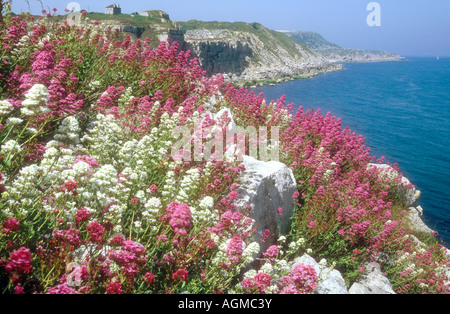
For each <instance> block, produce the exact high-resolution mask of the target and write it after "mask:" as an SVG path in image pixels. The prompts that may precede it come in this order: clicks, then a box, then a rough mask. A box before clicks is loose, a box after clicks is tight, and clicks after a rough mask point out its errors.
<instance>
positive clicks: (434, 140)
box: [254, 58, 450, 245]
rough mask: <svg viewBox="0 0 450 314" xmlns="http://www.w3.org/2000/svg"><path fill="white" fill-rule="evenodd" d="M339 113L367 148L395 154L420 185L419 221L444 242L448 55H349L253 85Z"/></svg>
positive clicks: (449, 220) (268, 94)
mask: <svg viewBox="0 0 450 314" xmlns="http://www.w3.org/2000/svg"><path fill="white" fill-rule="evenodd" d="M254 91H255V92H256V93H257V94H258V93H260V92H263V93H264V96H265V98H266V99H267V100H268V101H269V100H277V99H278V98H279V97H280V96H281V95H286V99H287V103H295V105H296V108H298V107H299V106H300V105H302V106H303V107H304V110H308V109H311V108H315V109H321V110H322V114H326V113H327V112H331V113H332V115H334V116H336V117H341V118H342V124H343V127H345V126H349V127H350V129H351V130H352V131H353V132H356V133H357V134H360V135H362V136H364V137H365V138H366V145H367V146H368V147H370V148H371V156H376V157H377V158H379V157H381V156H385V157H386V161H389V162H391V163H395V162H397V163H398V164H399V167H400V170H401V172H402V173H403V174H404V176H406V177H407V178H408V179H409V180H410V181H411V182H412V184H414V185H415V186H416V187H417V188H418V189H419V190H421V191H422V197H421V200H420V203H419V205H421V206H422V207H423V209H424V219H423V220H424V221H425V223H426V224H427V225H428V226H429V227H430V228H432V229H433V230H436V231H438V232H439V234H440V237H441V238H442V239H443V240H444V242H445V244H447V245H449V244H450V58H446V59H445V58H444V59H443V58H441V59H440V60H437V58H408V61H404V62H385V63H351V64H344V70H343V71H338V72H332V73H327V74H322V75H319V76H317V77H315V78H313V79H308V80H297V81H290V82H287V83H283V84H279V85H276V86H264V87H259V88H256V89H254Z"/></svg>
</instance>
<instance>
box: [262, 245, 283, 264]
mask: <svg viewBox="0 0 450 314" xmlns="http://www.w3.org/2000/svg"><path fill="white" fill-rule="evenodd" d="M279 253H280V250H279V249H278V246H276V245H272V246H271V247H269V248H268V249H267V251H266V252H265V253H264V254H263V255H264V257H266V258H268V259H269V260H270V261H271V262H273V261H274V260H275V259H276V257H277V256H278V254H279Z"/></svg>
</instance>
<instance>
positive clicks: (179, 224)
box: [169, 204, 192, 235]
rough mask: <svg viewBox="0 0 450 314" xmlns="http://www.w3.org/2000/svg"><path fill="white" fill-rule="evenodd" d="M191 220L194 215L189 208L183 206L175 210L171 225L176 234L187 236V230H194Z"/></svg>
mask: <svg viewBox="0 0 450 314" xmlns="http://www.w3.org/2000/svg"><path fill="white" fill-rule="evenodd" d="M191 220H192V215H191V210H190V209H189V206H187V205H185V204H181V205H178V206H177V207H176V208H175V211H174V212H173V215H172V217H171V219H170V222H169V223H170V226H171V227H172V229H173V231H174V232H175V233H176V234H179V235H186V234H187V230H189V229H191V228H192V224H191Z"/></svg>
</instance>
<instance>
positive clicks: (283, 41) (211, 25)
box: [179, 20, 311, 57]
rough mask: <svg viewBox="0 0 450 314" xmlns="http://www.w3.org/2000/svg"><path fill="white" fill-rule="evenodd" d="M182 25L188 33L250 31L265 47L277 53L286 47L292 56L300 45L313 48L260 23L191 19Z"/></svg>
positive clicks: (304, 47)
mask: <svg viewBox="0 0 450 314" xmlns="http://www.w3.org/2000/svg"><path fill="white" fill-rule="evenodd" d="M179 24H181V25H182V27H183V31H184V32H185V33H186V32H187V31H189V30H197V29H206V30H216V29H226V30H229V31H233V32H241V33H250V34H253V35H255V36H257V37H258V38H259V39H260V40H261V41H262V42H263V43H264V48H266V49H267V50H269V51H271V52H273V53H275V54H276V53H277V51H276V50H277V49H279V48H284V49H285V50H286V51H287V52H288V53H289V54H290V55H291V56H293V57H295V56H298V55H299V49H298V48H297V47H298V46H299V45H300V46H301V47H302V48H303V49H305V50H306V51H308V52H311V50H309V49H308V47H306V46H304V45H303V44H301V43H297V42H295V41H294V40H292V39H291V38H289V37H288V36H287V35H285V34H283V33H280V32H277V31H274V30H270V29H268V28H266V27H264V26H263V25H261V24H260V23H256V22H255V23H245V22H217V21H208V22H204V21H197V20H190V21H187V22H179Z"/></svg>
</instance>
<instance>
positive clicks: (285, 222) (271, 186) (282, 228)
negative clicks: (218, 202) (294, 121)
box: [235, 156, 297, 252]
mask: <svg viewBox="0 0 450 314" xmlns="http://www.w3.org/2000/svg"><path fill="white" fill-rule="evenodd" d="M244 165H245V171H244V172H243V173H242V175H241V177H240V181H241V188H240V189H238V193H239V196H238V199H237V200H236V201H235V204H236V205H237V206H238V209H240V210H245V209H246V207H247V205H248V204H250V205H251V206H252V210H251V214H250V215H251V218H252V219H254V220H255V226H256V230H257V231H258V233H257V235H256V241H258V242H260V240H261V237H262V235H263V234H264V232H265V230H270V236H269V237H268V238H267V239H265V241H264V243H261V252H265V251H266V250H267V248H268V247H270V246H271V245H274V244H276V242H277V238H278V235H279V234H284V235H286V234H287V233H288V232H289V230H290V224H291V220H290V219H291V217H292V214H293V209H294V206H295V204H294V201H293V199H292V195H293V194H294V193H295V191H296V189H297V185H296V182H295V178H294V175H293V173H292V170H291V169H289V168H288V167H287V166H286V165H284V164H282V163H280V162H276V161H270V162H262V161H258V160H256V159H254V158H252V157H249V156H244ZM280 208H281V210H279V209H280Z"/></svg>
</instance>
